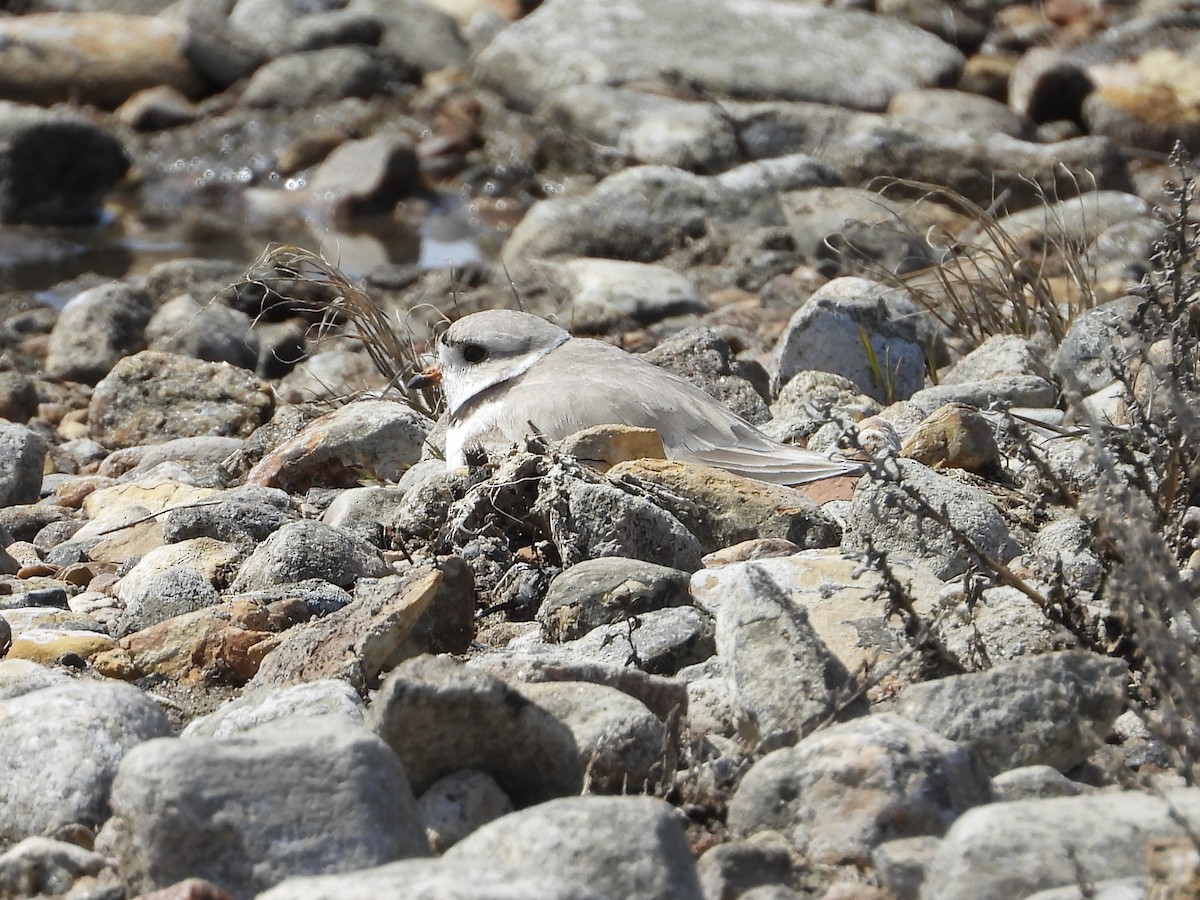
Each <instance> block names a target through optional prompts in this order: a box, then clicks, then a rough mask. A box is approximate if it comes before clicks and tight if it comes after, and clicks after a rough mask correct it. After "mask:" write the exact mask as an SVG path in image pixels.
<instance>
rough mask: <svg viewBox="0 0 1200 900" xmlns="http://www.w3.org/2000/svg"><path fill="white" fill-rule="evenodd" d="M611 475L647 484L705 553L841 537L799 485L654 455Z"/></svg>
mask: <svg viewBox="0 0 1200 900" xmlns="http://www.w3.org/2000/svg"><path fill="white" fill-rule="evenodd" d="M609 477H610V478H613V479H623V478H628V479H631V480H632V481H633V482H634V483H635V484H638V483H640V484H643V485H648V486H649V487H650V488H651V490H652V491H654V494H652V496H654V497H655V499H656V501H657V502H658V503H660V504H661V505H662V507H663V508H664V509H665V510H667V511H668V512H670V513H671V514H672V515H673V516H675V518H677V519H678V520H679V521H680V522H681V523H683V525H684V527H685V528H687V529H688V531H690V532H691V533H692V534H693V535H695V536H696V538H697V539H698V540H699V542H700V549H701V552H703V553H712V552H714V551H716V550H720V549H722V548H725V547H730V546H732V545H733V544H737V543H740V542H742V541H745V540H751V539H756V538H778V539H783V540H787V541H791V542H792V543H794V544H796V545H797V546H799V547H802V548H804V549H815V548H819V547H829V546H833V545H834V544H837V543H838V541H839V539H840V537H841V535H840V533H839V530H838V526H837V524H836V523H835V522H834V520H833V518H832V517H831V516H830V515H829V514H828V513H825V512H823V511H822V510H821V508H820V507H819V506H818V505H817V504H816V503H815V502H813V501H812V500H811V499H809V497H808V495H807V494H806V493H805V492H804V491H802V490H800V489H798V488H792V487H786V486H784V485H777V484H767V483H766V482H763V481H757V480H755V479H752V478H745V477H743V476H740V475H735V474H733V473H732V472H726V471H724V470H723V469H715V468H712V467H711V466H702V465H699V464H697V463H684V462H674V461H668V460H655V459H643V460H635V461H632V462H625V463H620V464H619V465H616V466H613V468H612V469H611V470H610V471H609ZM693 570H694V569H693Z"/></svg>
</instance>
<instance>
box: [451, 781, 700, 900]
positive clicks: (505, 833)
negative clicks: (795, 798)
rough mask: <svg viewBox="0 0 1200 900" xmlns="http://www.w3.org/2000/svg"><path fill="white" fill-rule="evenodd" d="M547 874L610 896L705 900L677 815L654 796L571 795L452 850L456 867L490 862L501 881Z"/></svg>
mask: <svg viewBox="0 0 1200 900" xmlns="http://www.w3.org/2000/svg"><path fill="white" fill-rule="evenodd" d="M531 858H532V859H537V860H538V868H539V871H540V872H541V873H542V874H543V875H555V876H558V877H560V878H563V879H566V880H569V881H572V882H576V883H578V884H582V885H587V886H588V887H590V888H591V889H593V890H595V891H596V892H598V893H600V894H601V895H602V896H607V897H640V898H645V900H668V898H669V900H701V898H702V897H703V896H704V894H703V892H702V891H701V888H700V882H699V879H698V877H697V875H696V865H695V863H694V862H693V861H692V854H691V850H690V849H689V847H688V843H687V839H686V837H685V834H684V830H683V824H682V821H681V819H680V817H679V814H678V813H677V812H676V811H675V810H674V809H673V808H671V807H670V806H668V805H667V804H666V803H664V802H663V801H662V800H658V799H655V798H653V797H565V798H563V799H560V800H551V801H549V802H547V803H542V804H539V805H538V806H533V807H530V808H529V809H523V810H520V811H519V812H515V813H510V814H509V815H507V816H503V817H502V818H499V819H496V820H495V821H494V822H491V823H489V824H487V825H484V826H483V827H482V828H480V829H479V830H478V831H475V832H474V833H473V834H471V835H469V836H468V837H466V838H465V839H464V840H462V841H459V842H458V843H457V844H455V845H454V846H453V847H451V848H450V849H449V850H448V851H447V852H446V855H445V856H444V857H443V859H445V860H446V862H448V863H453V864H467V865H469V864H471V863H472V862H484V861H486V863H487V865H488V866H489V868H491V869H492V871H494V872H495V873H496V876H497V877H501V878H503V877H504V876H505V875H506V874H507V875H521V874H523V873H524V872H527V871H528V864H529V860H530V859H531Z"/></svg>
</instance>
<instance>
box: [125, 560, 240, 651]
mask: <svg viewBox="0 0 1200 900" xmlns="http://www.w3.org/2000/svg"><path fill="white" fill-rule="evenodd" d="M127 595H128V598H127V599H126V601H125V603H126V606H125V611H124V612H123V613H122V614H121V617H120V619H119V620H118V624H117V626H116V632H115V633H116V635H117V637H124V636H125V635H127V634H132V633H133V632H135V631H141V630H142V629H143V628H149V627H150V626H151V625H157V624H158V623H159V622H164V621H166V620H167V619H171V618H174V617H175V616H179V615H183V614H184V613H189V612H194V611H195V610H198V609H204V608H205V607H207V606H213V605H215V604H217V603H219V602H220V600H221V597H220V595H219V594H218V593H217V589H216V588H215V587H213V586H212V583H211V582H210V581H209V580H208V579H207V578H206V577H205V576H204V575H202V574H200V573H199V572H197V571H196V570H195V569H190V568H188V567H186V566H171V567H168V568H166V569H162V570H160V571H157V572H155V573H154V574H153V575H149V576H147V577H146V578H145V580H144V581H143V582H142V583H141V585H140V586H139V588H138V589H135V590H131V591H128V592H127Z"/></svg>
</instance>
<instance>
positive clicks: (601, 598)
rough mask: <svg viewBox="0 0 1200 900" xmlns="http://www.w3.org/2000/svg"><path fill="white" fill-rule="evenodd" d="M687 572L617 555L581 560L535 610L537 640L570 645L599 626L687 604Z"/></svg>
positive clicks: (553, 584) (552, 588) (560, 578)
mask: <svg viewBox="0 0 1200 900" xmlns="http://www.w3.org/2000/svg"><path fill="white" fill-rule="evenodd" d="M687 583H688V574H687V573H686V572H683V571H680V570H679V569H670V568H667V567H666V566H660V565H656V564H655V563H648V562H642V561H640V560H634V559H621V558H620V557H605V558H603V559H590V560H584V561H583V562H581V563H579V564H578V565H576V566H572V567H571V568H570V569H567V570H566V571H565V572H563V573H562V574H561V575H559V576H557V577H556V578H555V579H554V580H553V581H551V582H550V590H549V591H548V592H547V593H546V600H545V602H544V603H543V604H542V606H541V608H540V609H539V610H538V621H539V622H541V624H542V636H543V637H544V638H545V639H546V640H548V641H554V642H560V641H570V640H574V639H575V638H578V637H582V636H583V635H584V634H586V633H587V632H589V631H591V630H592V629H593V628H595V627H597V626H599V625H605V624H608V623H610V622H615V621H619V620H624V619H627V618H629V617H630V616H634V615H638V614H640V613H644V612H649V611H650V610H652V609H662V608H663V607H667V606H680V605H683V604H686V603H687V602H688V596H687Z"/></svg>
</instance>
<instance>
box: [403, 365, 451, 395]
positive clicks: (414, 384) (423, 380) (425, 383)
mask: <svg viewBox="0 0 1200 900" xmlns="http://www.w3.org/2000/svg"><path fill="white" fill-rule="evenodd" d="M441 383H442V368H441V366H439V365H437V363H434V364H433V365H432V366H430V367H429V368H428V369H426V370H425V371H423V372H419V373H418V374H416V375H414V376H413V377H412V378H410V379H409V380H408V384H407V385H405V387H407V388H408V389H409V390H410V391H414V390H417V389H419V388H427V387H431V386H433V385H435V384H441Z"/></svg>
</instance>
